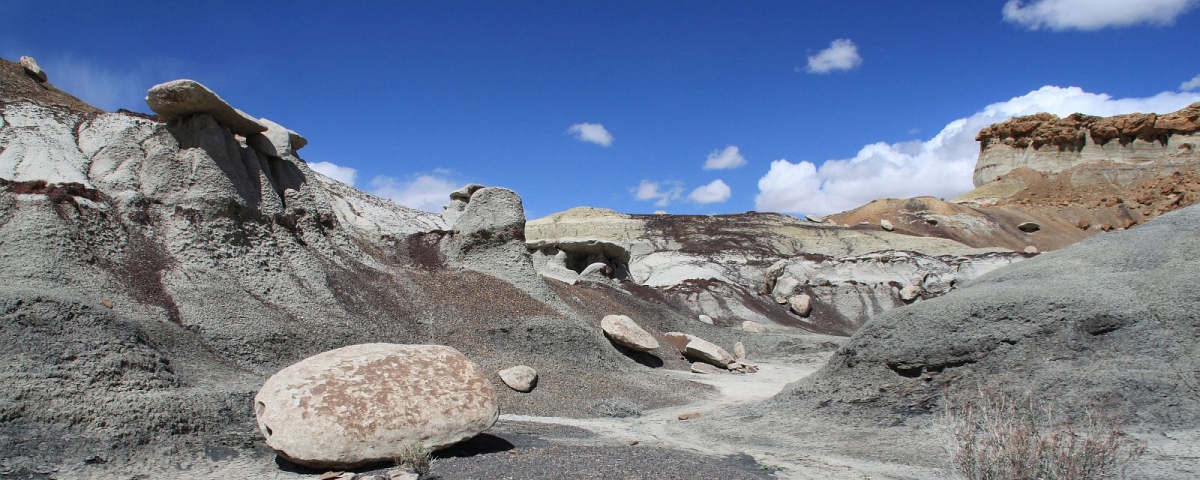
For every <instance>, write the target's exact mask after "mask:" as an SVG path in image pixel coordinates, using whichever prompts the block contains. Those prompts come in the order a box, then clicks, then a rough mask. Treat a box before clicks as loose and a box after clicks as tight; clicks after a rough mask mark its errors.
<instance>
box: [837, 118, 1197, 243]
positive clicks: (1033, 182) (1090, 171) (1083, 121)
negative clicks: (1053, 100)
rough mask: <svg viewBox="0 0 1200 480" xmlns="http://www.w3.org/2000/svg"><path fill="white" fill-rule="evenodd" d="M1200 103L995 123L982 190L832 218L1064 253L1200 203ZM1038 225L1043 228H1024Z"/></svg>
mask: <svg viewBox="0 0 1200 480" xmlns="http://www.w3.org/2000/svg"><path fill="white" fill-rule="evenodd" d="M1198 130H1200V104H1193V105H1191V106H1189V107H1187V108H1184V109H1182V110H1179V111H1177V112H1173V113H1169V114H1164V115H1156V114H1153V113H1149V114H1140V113H1137V114H1128V115H1117V116H1113V117H1093V116H1087V115H1080V114H1075V115H1071V116H1069V117H1067V118H1058V117H1056V116H1054V115H1050V114H1047V113H1039V114H1037V115H1031V116H1027V117H1018V118H1014V119H1012V120H1009V121H1006V122H1003V123H999V124H996V125H992V126H990V127H988V128H985V129H983V130H982V131H981V132H980V133H979V136H978V139H979V142H980V148H981V153H980V155H979V161H978V163H977V165H976V168H975V185H976V186H977V188H976V189H975V190H972V191H970V192H967V193H965V194H963V195H960V196H959V197H957V198H954V199H951V200H949V201H945V200H939V199H936V198H932V197H920V198H913V199H881V200H876V201H874V202H871V203H869V204H867V205H864V206H862V207H859V208H856V209H854V210H850V211H847V212H843V213H839V214H836V215H831V216H830V217H829V219H830V220H831V221H833V222H835V223H838V224H843V225H858V224H859V223H861V222H867V223H868V224H869V226H864V227H859V228H873V229H878V228H880V227H879V222H880V221H881V220H887V221H888V222H890V223H891V224H892V226H893V227H894V229H895V231H896V232H901V233H906V234H910V235H918V236H934V237H941V238H947V239H953V240H956V241H959V242H962V243H964V244H966V245H971V246H975V247H1004V248H1010V249H1013V250H1018V251H1020V250H1024V249H1026V248H1030V247H1032V248H1035V249H1038V250H1039V251H1049V250H1056V249H1059V248H1062V247H1065V246H1067V245H1070V244H1072V243H1075V242H1078V241H1080V240H1082V239H1084V238H1087V237H1089V236H1091V235H1094V234H1096V233H1099V232H1107V231H1110V230H1120V229H1126V228H1131V227H1133V226H1135V225H1139V224H1141V223H1144V222H1146V221H1147V220H1150V219H1152V218H1155V217H1157V216H1159V215H1162V214H1164V213H1166V212H1170V211H1173V210H1176V209H1179V208H1182V207H1185V206H1188V205H1191V204H1194V203H1196V202H1197V200H1200V151H1197V150H1196V146H1197V145H1198V144H1200V133H1197V132H1198ZM1027 222H1032V223H1035V224H1037V225H1038V226H1039V228H1038V229H1037V230H1036V231H1022V230H1020V229H1019V228H1017V227H1018V225H1020V224H1022V223H1027Z"/></svg>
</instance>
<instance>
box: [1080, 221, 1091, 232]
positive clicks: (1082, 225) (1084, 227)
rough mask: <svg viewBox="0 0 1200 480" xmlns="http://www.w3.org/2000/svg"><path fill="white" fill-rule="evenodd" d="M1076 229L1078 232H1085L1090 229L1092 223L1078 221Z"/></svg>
mask: <svg viewBox="0 0 1200 480" xmlns="http://www.w3.org/2000/svg"><path fill="white" fill-rule="evenodd" d="M1078 227H1079V229H1080V230H1087V229H1089V228H1091V227H1092V222H1090V221H1088V220H1087V219H1084V220H1080V221H1079V224H1078Z"/></svg>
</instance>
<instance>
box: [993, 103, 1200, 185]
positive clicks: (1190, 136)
mask: <svg viewBox="0 0 1200 480" xmlns="http://www.w3.org/2000/svg"><path fill="white" fill-rule="evenodd" d="M1197 132H1200V103H1195V104H1192V105H1190V106H1188V107H1186V108H1184V109H1182V110H1179V111H1177V112H1172V113H1167V114H1163V115H1158V114H1154V113H1131V114H1126V115H1116V116H1112V117H1096V116H1091V115H1083V114H1079V113H1076V114H1073V115H1070V116H1068V117H1066V118H1058V117H1057V116H1055V115H1051V114H1049V113H1038V114H1035V115H1030V116H1026V117H1017V118H1013V119H1011V120H1008V121H1005V122H1003V123H998V124H995V125H992V126H990V127H987V128H985V129H983V130H981V131H980V132H979V134H978V135H977V136H976V137H975V140H977V141H979V146H980V149H981V150H980V155H979V162H978V163H977V164H976V165H975V178H974V181H975V186H976V187H981V186H983V185H984V184H987V183H989V182H993V181H995V180H998V179H1000V177H1002V176H1004V175H1005V174H1007V173H1008V172H1011V171H1013V170H1015V169H1017V168H1021V167H1025V168H1029V169H1030V170H1034V171H1039V172H1047V173H1058V172H1062V171H1065V170H1068V169H1070V168H1072V167H1076V166H1079V165H1082V164H1085V163H1096V162H1108V163H1112V164H1115V165H1114V166H1116V167H1117V168H1112V169H1110V172H1111V173H1110V174H1113V175H1115V176H1117V177H1120V176H1122V175H1123V174H1126V173H1127V172H1130V171H1141V170H1145V169H1146V168H1147V165H1146V163H1147V162H1154V165H1153V166H1151V168H1155V169H1158V172H1159V173H1160V174H1169V173H1171V171H1173V167H1176V166H1178V165H1180V164H1186V163H1189V162H1194V160H1195V155H1196V154H1197V152H1196V148H1197V146H1200V134H1197ZM1128 166H1132V167H1135V168H1122V167H1128Z"/></svg>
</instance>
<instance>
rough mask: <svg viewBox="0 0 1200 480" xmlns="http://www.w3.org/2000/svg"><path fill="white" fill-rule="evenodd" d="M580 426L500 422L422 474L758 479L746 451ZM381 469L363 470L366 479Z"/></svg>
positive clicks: (446, 477)
mask: <svg viewBox="0 0 1200 480" xmlns="http://www.w3.org/2000/svg"><path fill="white" fill-rule="evenodd" d="M596 438H597V437H596V436H595V435H594V434H592V433H591V432H589V431H587V430H583V429H579V428H574V427H568V426H561V425H545V424H535V423H525V422H512V421H500V422H497V423H496V425H495V426H493V427H492V428H491V429H490V430H488V433H485V434H482V435H480V436H478V437H476V438H474V439H472V440H471V441H469V442H466V443H465V444H462V445H459V446H457V447H454V448H452V449H450V450H447V451H442V452H438V454H437V455H436V456H435V460H434V463H433V469H432V472H431V475H430V476H429V477H426V478H437V479H442V480H458V479H522V480H525V479H562V478H606V479H608V478H629V479H633V478H638V479H684V478H687V479H693V478H722V479H763V478H774V477H773V476H771V474H770V473H771V470H770V469H761V468H760V467H759V465H758V464H757V463H756V462H755V461H754V459H753V458H751V457H749V456H729V457H710V456H705V455H701V454H698V453H693V452H689V451H685V450H677V449H670V448H663V447H660V446H648V445H620V446H612V445H596V444H591V443H593V442H594V441H595V439H596ZM384 472H385V470H375V471H371V472H364V473H362V474H360V475H358V476H357V477H356V478H371V476H372V475H376V474H383V473H384Z"/></svg>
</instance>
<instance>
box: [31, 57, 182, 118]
mask: <svg viewBox="0 0 1200 480" xmlns="http://www.w3.org/2000/svg"><path fill="white" fill-rule="evenodd" d="M38 63H39V64H41V66H42V68H43V69H44V70H45V71H46V75H47V76H48V77H50V83H53V84H54V86H56V87H58V88H59V89H61V90H62V91H64V92H67V93H69V94H71V95H74V96H76V97H79V98H80V99H81V100H83V101H85V102H87V103H90V104H92V105H94V106H96V107H99V108H101V109H104V110H117V109H120V108H126V109H129V110H134V111H147V107H146V102H145V100H144V99H145V97H146V90H148V89H149V88H150V87H151V86H153V85H154V84H156V83H158V82H161V81H163V79H170V78H177V77H178V72H179V71H180V70H181V69H180V65H179V63H178V62H175V61H171V60H146V61H143V62H142V63H140V64H138V65H136V66H134V67H132V68H111V67H108V66H104V65H101V64H98V63H96V62H92V61H91V60H86V59H80V58H76V57H74V56H72V55H60V56H51V57H48V58H45V59H38Z"/></svg>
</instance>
